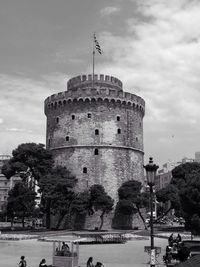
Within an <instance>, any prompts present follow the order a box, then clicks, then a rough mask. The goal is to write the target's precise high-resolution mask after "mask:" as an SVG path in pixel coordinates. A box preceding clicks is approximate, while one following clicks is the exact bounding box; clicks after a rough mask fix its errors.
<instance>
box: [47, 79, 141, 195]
mask: <svg viewBox="0 0 200 267" xmlns="http://www.w3.org/2000/svg"><path fill="white" fill-rule="evenodd" d="M144 111H145V102H144V100H143V99H142V98H141V97H139V96H137V95H134V94H130V93H127V92H124V91H123V86H122V82H121V81H120V80H118V79H117V78H114V77H111V76H104V75H100V76H97V75H95V77H94V82H93V81H92V75H88V76H86V75H82V76H78V77H75V78H72V79H70V80H69V81H68V83H67V91H65V92H61V93H58V94H54V95H52V96H50V97H48V98H47V99H46V100H45V114H46V116H47V140H46V144H47V148H48V149H50V150H52V152H53V155H54V159H55V163H56V164H59V165H63V166H66V167H67V168H68V169H69V170H70V171H71V172H72V173H73V174H75V175H76V178H77V179H78V186H77V190H79V191H82V190H84V189H86V188H88V187H90V186H91V185H93V184H101V185H103V186H104V188H105V190H106V191H107V192H108V193H109V195H110V196H111V197H113V198H114V199H116V198H117V190H118V188H119V187H120V185H121V184H122V183H123V182H125V181H127V180H131V179H135V180H139V181H141V182H142V183H143V182H144V171H143V154H144V152H143V117H144Z"/></svg>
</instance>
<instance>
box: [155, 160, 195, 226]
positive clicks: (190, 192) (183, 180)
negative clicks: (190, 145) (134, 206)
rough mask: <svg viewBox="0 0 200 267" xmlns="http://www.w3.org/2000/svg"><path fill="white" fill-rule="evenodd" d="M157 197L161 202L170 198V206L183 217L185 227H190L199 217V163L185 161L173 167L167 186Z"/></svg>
mask: <svg viewBox="0 0 200 267" xmlns="http://www.w3.org/2000/svg"><path fill="white" fill-rule="evenodd" d="M157 197H158V201H162V202H166V201H168V200H170V202H171V208H174V209H175V212H176V213H179V214H180V215H181V216H182V217H183V218H184V219H185V227H186V229H192V224H197V222H198V220H197V217H200V164H199V163H196V162H193V163H185V164H181V165H179V166H177V167H176V168H174V169H173V170H172V180H171V182H170V184H169V186H168V187H167V188H165V189H162V190H161V191H160V192H158V193H157ZM194 215H195V216H194Z"/></svg>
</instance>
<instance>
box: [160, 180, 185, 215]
mask: <svg viewBox="0 0 200 267" xmlns="http://www.w3.org/2000/svg"><path fill="white" fill-rule="evenodd" d="M156 199H157V201H158V202H162V203H169V207H168V209H167V210H165V212H164V213H163V214H162V215H161V216H160V217H159V218H158V220H159V219H161V218H162V217H164V216H166V215H167V214H168V213H169V211H170V210H172V209H175V210H176V212H178V211H179V212H180V210H181V203H180V197H179V190H178V188H177V187H176V186H175V185H173V184H169V185H168V186H167V187H165V188H162V189H161V190H159V191H158V192H156Z"/></svg>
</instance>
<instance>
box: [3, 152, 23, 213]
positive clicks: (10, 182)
mask: <svg viewBox="0 0 200 267" xmlns="http://www.w3.org/2000/svg"><path fill="white" fill-rule="evenodd" d="M10 158H11V157H10V156H8V155H0V212H1V211H3V210H4V209H5V207H6V204H7V198H8V191H9V190H10V189H12V188H13V187H14V185H15V184H16V183H17V182H19V181H21V178H20V177H19V176H17V175H16V176H13V177H11V178H10V179H7V178H6V177H5V176H4V175H3V174H2V166H3V165H4V164H5V163H6V162H7V161H8V160H9V159H10Z"/></svg>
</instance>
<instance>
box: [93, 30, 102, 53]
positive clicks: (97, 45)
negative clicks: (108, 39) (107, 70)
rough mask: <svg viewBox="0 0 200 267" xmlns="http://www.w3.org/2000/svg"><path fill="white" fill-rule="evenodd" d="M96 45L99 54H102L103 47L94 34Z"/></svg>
mask: <svg viewBox="0 0 200 267" xmlns="http://www.w3.org/2000/svg"><path fill="white" fill-rule="evenodd" d="M94 44H95V48H96V50H97V51H98V52H99V54H102V51H101V47H100V45H99V42H98V41H97V38H96V35H95V34H94Z"/></svg>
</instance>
